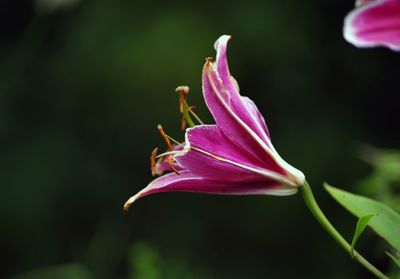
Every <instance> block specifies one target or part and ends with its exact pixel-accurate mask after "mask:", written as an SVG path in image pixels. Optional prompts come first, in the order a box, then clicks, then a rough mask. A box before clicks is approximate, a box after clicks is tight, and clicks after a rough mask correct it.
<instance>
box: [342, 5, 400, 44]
mask: <svg viewBox="0 0 400 279" xmlns="http://www.w3.org/2000/svg"><path fill="white" fill-rule="evenodd" d="M343 35H344V38H345V39H346V40H347V41H348V42H349V43H351V44H353V45H355V46H356V47H376V46H385V47H388V48H390V49H392V50H394V51H399V50H400V0H357V1H356V8H355V9H354V10H353V11H351V12H350V13H349V14H348V15H347V16H346V18H345V21H344V28H343Z"/></svg>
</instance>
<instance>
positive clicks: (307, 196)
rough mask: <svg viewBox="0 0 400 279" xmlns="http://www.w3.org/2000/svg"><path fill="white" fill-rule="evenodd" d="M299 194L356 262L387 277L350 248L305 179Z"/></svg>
mask: <svg viewBox="0 0 400 279" xmlns="http://www.w3.org/2000/svg"><path fill="white" fill-rule="evenodd" d="M299 188H300V192H301V195H302V196H303V199H304V201H305V203H306V205H307V207H308V209H309V210H310V211H311V213H312V215H313V216H314V217H315V219H317V221H318V222H319V223H320V224H321V226H322V227H323V228H324V229H325V230H326V231H327V232H328V234H330V236H332V238H333V239H334V240H336V242H337V243H339V245H340V246H342V248H343V249H344V250H345V251H346V252H347V253H348V254H349V255H350V256H351V257H352V258H353V259H355V260H356V261H357V262H359V263H360V264H361V265H362V266H364V267H365V268H366V269H368V270H369V271H370V272H371V273H372V274H374V275H375V276H376V277H377V278H381V279H389V277H387V276H386V275H385V274H383V273H382V272H381V271H379V270H378V269H377V268H376V267H375V266H373V265H372V264H371V263H370V262H368V261H367V260H366V259H365V258H364V257H363V256H361V255H360V254H359V253H358V252H357V251H356V250H353V251H352V249H351V245H350V244H349V243H348V242H347V241H346V240H345V239H344V237H343V236H342V235H341V234H340V233H339V232H338V231H337V230H336V229H335V227H334V226H333V225H332V224H331V222H329V220H328V218H326V216H325V214H324V213H323V212H322V210H321V208H320V207H319V205H318V203H317V201H316V200H315V197H314V194H313V192H312V190H311V187H310V185H309V184H308V183H307V181H305V182H304V184H303V185H302V186H300V187H299Z"/></svg>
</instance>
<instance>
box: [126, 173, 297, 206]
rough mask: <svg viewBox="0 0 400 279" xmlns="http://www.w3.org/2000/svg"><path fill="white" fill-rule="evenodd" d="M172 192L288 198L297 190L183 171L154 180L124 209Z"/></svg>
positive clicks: (133, 197) (127, 203)
mask: <svg viewBox="0 0 400 279" xmlns="http://www.w3.org/2000/svg"><path fill="white" fill-rule="evenodd" d="M172 191H184V192H201V193H207V194H220V195H276V196H282V195H283V196H286V195H292V194H294V193H296V192H297V188H292V189H280V188H279V187H276V183H272V182H271V183H269V182H265V181H254V182H251V183H235V182H227V181H218V180H211V179H207V178H203V177H201V176H196V175H193V174H191V173H190V172H189V171H182V172H181V174H180V175H177V174H175V173H169V174H166V175H163V176H161V177H159V178H157V179H155V180H153V181H152V182H151V183H150V184H149V185H148V186H147V187H145V188H144V189H143V190H141V191H140V192H138V193H137V194H136V195H134V196H132V197H131V198H129V200H128V201H127V202H126V203H125V205H124V209H125V210H128V208H129V207H130V206H131V205H132V203H134V202H135V201H136V200H138V199H139V198H142V197H144V196H147V195H150V194H155V193H162V192H172Z"/></svg>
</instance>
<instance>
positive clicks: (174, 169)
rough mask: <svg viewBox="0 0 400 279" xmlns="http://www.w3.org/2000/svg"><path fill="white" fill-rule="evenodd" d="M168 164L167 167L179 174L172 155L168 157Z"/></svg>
mask: <svg viewBox="0 0 400 279" xmlns="http://www.w3.org/2000/svg"><path fill="white" fill-rule="evenodd" d="M168 165H169V167H170V168H171V170H172V171H173V172H174V173H176V174H177V175H181V174H180V173H179V172H178V170H177V169H176V168H175V167H174V157H173V156H172V155H171V156H170V157H169V158H168Z"/></svg>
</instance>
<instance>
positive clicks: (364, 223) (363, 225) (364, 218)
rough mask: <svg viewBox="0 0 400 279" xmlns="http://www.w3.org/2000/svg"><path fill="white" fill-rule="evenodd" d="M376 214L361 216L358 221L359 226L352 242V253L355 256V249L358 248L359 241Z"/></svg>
mask: <svg viewBox="0 0 400 279" xmlns="http://www.w3.org/2000/svg"><path fill="white" fill-rule="evenodd" d="M374 216H375V215H374V214H368V215H364V216H361V217H360V218H359V219H358V221H357V226H356V230H355V232H354V235H353V240H352V241H351V253H352V254H353V251H354V247H355V246H356V242H357V240H358V239H359V238H360V236H361V234H362V233H363V232H364V230H365V228H366V227H367V225H368V223H369V221H370V220H371V218H372V217H374Z"/></svg>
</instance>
